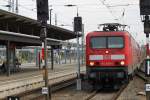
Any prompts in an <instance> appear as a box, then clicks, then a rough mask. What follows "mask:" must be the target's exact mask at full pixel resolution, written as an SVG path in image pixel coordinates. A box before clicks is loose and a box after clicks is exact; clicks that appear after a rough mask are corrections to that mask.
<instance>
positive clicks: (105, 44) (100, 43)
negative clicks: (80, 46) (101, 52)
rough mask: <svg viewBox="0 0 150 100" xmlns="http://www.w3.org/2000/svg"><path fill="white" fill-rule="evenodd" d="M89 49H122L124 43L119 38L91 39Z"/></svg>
mask: <svg viewBox="0 0 150 100" xmlns="http://www.w3.org/2000/svg"><path fill="white" fill-rule="evenodd" d="M90 44H91V48H95V49H96V48H97V49H101V48H123V47H124V42H123V37H121V36H107V37H92V38H91V43H90Z"/></svg>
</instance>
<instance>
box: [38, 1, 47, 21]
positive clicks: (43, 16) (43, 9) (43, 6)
mask: <svg viewBox="0 0 150 100" xmlns="http://www.w3.org/2000/svg"><path fill="white" fill-rule="evenodd" d="M36 1H37V19H38V20H48V19H49V14H48V0H36Z"/></svg>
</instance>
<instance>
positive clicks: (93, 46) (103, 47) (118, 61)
mask: <svg viewBox="0 0 150 100" xmlns="http://www.w3.org/2000/svg"><path fill="white" fill-rule="evenodd" d="M101 26H103V30H102V31H94V32H90V33H88V34H87V36H86V75H87V76H88V80H89V82H90V83H92V85H93V86H96V88H97V87H104V86H113V87H114V88H117V86H118V85H119V84H122V83H125V82H128V80H129V78H130V77H132V76H133V74H134V72H135V70H136V69H137V68H139V66H140V64H141V63H142V61H143V60H144V56H143V52H142V48H141V47H140V46H139V44H138V43H137V42H136V41H135V39H134V38H133V37H132V36H131V35H130V33H129V32H127V31H125V30H124V27H125V26H126V25H121V24H118V23H106V24H101Z"/></svg>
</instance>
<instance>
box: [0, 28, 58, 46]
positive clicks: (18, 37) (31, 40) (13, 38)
mask: <svg viewBox="0 0 150 100" xmlns="http://www.w3.org/2000/svg"><path fill="white" fill-rule="evenodd" d="M7 41H10V42H11V43H14V44H15V45H16V46H41V44H42V41H41V39H40V37H38V36H31V35H26V34H20V33H14V32H8V31H1V30H0V44H1V45H6V43H7ZM60 43H61V40H56V39H51V38H47V45H48V46H51V45H60Z"/></svg>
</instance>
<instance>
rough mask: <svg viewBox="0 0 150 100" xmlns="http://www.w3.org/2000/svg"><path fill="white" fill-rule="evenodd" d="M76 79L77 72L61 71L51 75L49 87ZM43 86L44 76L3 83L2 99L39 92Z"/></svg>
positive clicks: (1, 86) (0, 91)
mask: <svg viewBox="0 0 150 100" xmlns="http://www.w3.org/2000/svg"><path fill="white" fill-rule="evenodd" d="M81 71H84V69H81ZM74 78H76V71H74V70H66V71H59V72H55V73H53V74H51V73H49V85H55V84H58V83H62V82H63V81H65V80H71V79H74ZM43 86H44V81H43V75H37V76H30V77H26V78H22V79H17V80H13V81H6V82H1V83H0V99H5V98H6V97H7V96H12V95H16V94H20V93H24V94H29V93H32V92H33V91H37V90H38V89H39V88H41V87H43ZM57 87H58V86H57ZM26 91H27V92H26ZM30 91H31V92H30ZM28 92H29V93H28Z"/></svg>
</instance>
